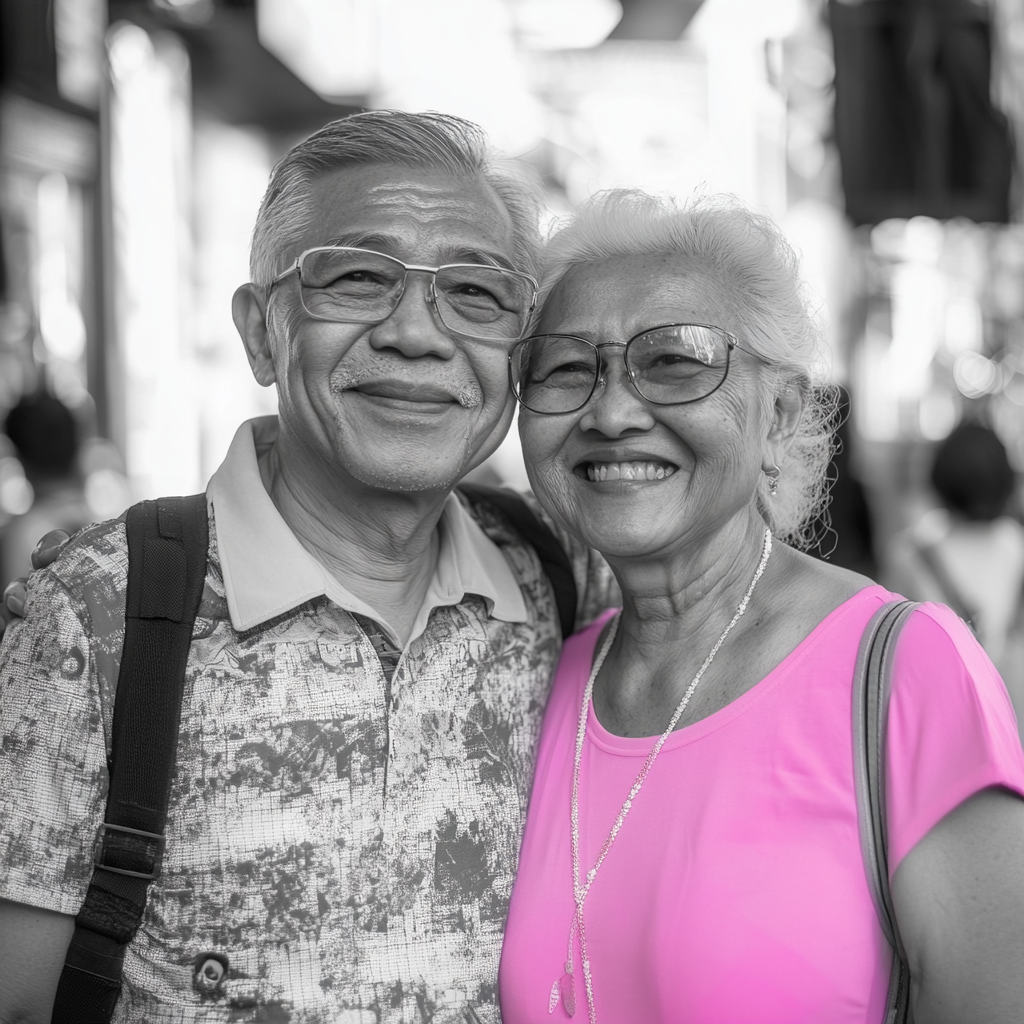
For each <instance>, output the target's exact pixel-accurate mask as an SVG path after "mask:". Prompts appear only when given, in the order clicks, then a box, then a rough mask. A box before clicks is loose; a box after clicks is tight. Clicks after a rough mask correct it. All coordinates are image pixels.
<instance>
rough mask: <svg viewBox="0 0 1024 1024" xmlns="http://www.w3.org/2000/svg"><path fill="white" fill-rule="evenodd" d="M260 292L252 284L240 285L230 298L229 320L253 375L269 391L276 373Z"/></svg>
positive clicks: (264, 305) (275, 378)
mask: <svg viewBox="0 0 1024 1024" xmlns="http://www.w3.org/2000/svg"><path fill="white" fill-rule="evenodd" d="M261 291H262V289H260V288H259V287H258V286H257V285H254V284H243V285H240V286H239V287H238V288H236V289H235V294H234V295H233V296H232V297H231V317H232V319H233V320H234V321H235V328H236V329H237V330H238V333H239V334H240V335H241V338H242V344H244V345H245V354H246V357H247V358H248V360H249V368H250V369H251V370H252V375H253V376H254V377H255V378H256V380H257V381H258V382H259V383H260V384H262V385H263V386H264V387H265V388H269V387H270V386H271V384H273V383H274V382H275V381H276V380H277V373H276V372H275V370H274V358H273V353H272V352H271V350H270V335H269V332H268V330H267V314H266V304H265V301H264V299H263V297H262V295H261V294H260V293H261Z"/></svg>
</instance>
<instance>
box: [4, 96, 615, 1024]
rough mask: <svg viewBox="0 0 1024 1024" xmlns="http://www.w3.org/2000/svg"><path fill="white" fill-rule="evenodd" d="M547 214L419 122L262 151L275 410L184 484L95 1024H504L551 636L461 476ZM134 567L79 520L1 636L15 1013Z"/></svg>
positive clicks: (93, 772)
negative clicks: (123, 946) (180, 665)
mask: <svg viewBox="0 0 1024 1024" xmlns="http://www.w3.org/2000/svg"><path fill="white" fill-rule="evenodd" d="M536 223H537V205H536V200H535V198H534V195H533V193H532V191H531V189H530V187H529V186H528V185H526V184H524V182H523V180H522V179H521V178H519V177H518V176H517V175H516V174H515V173H513V172H512V171H511V170H510V169H509V168H508V167H506V166H504V165H502V164H500V163H498V162H496V161H495V160H493V159H491V158H490V157H489V156H488V155H487V153H486V151H485V149H484V146H483V143H482V140H481V137H480V135H479V132H478V131H477V130H476V129H475V128H474V127H473V126H471V125H468V124H466V123H465V122H461V121H459V120H457V119H454V118H449V117H444V116H442V115H436V114H432V115H410V114H402V113H398V112H388V111H378V112H372V113H366V114H361V115H357V116H355V117H352V118H348V119H345V120H342V121H338V122H335V123H333V124H331V125H328V126H327V127H326V128H324V129H323V130H321V131H320V132H318V133H317V134H316V135H314V136H312V137H311V138H310V139H308V140H306V141H305V142H303V143H301V144H300V145H299V146H297V147H296V148H295V149H293V150H292V151H291V152H290V153H289V154H288V155H287V156H286V157H285V158H284V159H283V160H282V161H281V163H280V164H279V165H278V166H277V168H276V169H275V171H274V173H273V176H272V178H271V181H270V185H269V188H268V190H267V194H266V197H265V199H264V202H263V205H262V207H261V210H260V213H259V218H258V221H257V224H256V229H255V231H254V234H253V246H252V260H251V273H252V278H253V283H251V284H247V285H243V286H242V287H241V288H239V289H238V291H237V292H236V293H235V297H234V305H233V312H234V319H235V324H236V325H237V327H238V330H239V333H240V334H241V336H242V340H243V341H244V344H245V349H246V353H247V355H248V358H249V362H250V365H251V367H252V371H253V374H254V375H255V377H256V379H257V380H258V381H259V382H260V383H261V384H263V385H265V386H271V385H273V386H275V387H276V388H277V393H278V399H279V410H280V412H279V416H278V417H277V418H276V419H273V418H271V419H265V420H258V421H253V422H250V423H246V424H243V425H242V426H241V427H240V429H239V430H238V433H237V434H236V436H235V439H234V441H233V443H232V445H231V448H230V450H229V452H228V455H227V458H226V459H225V461H224V464H223V465H222V466H221V467H220V469H219V470H218V471H217V473H216V474H215V475H214V477H213V479H212V480H211V482H210V485H209V488H208V491H207V498H208V507H209V515H210V545H209V561H208V568H207V574H206V580H205V588H204V592H203V597H202V602H201V605H200V608H199V614H198V618H197V620H196V626H195V629H194V632H193V635H192V644H191V648H190V654H189V659H188V667H187V672H186V687H185V700H184V705H183V708H182V712H181V727H180V734H179V735H180V739H179V744H178V754H177V772H176V775H175V779H174V783H173V785H172V789H171V798H170V809H169V814H168V819H167V825H166V835H167V848H166V854H165V856H164V861H163V869H162V873H161V875H160V877H159V878H158V879H157V880H156V881H155V882H154V883H153V884H152V885H151V886H150V889H149V896H148V904H147V909H146V916H145V920H144V923H143V925H142V927H141V928H140V930H139V931H138V933H137V934H136V936H135V937H134V938H133V939H132V940H131V942H130V944H129V946H128V948H127V951H126V955H125V962H124V972H123V985H122V992H121V996H120V1000H119V1002H118V1003H117V1006H116V1008H115V1011H114V1019H115V1020H117V1021H145V1022H147V1024H156V1022H160V1021H191V1020H200V1019H201V1020H204V1021H214V1020H217V1021H220V1020H223V1021H228V1020H231V1021H282V1022H283V1021H290V1022H292V1024H299V1022H313V1021H317V1022H320V1021H323V1022H327V1021H331V1022H334V1021H339V1022H351V1024H356V1022H368V1021H388V1022H395V1024H398V1022H413V1021H434V1022H436V1024H443V1022H454V1021H458V1022H466V1021H468V1022H473V1021H497V1020H498V1019H499V1012H498V1008H497V1002H496V999H497V996H496V982H497V967H498V958H499V954H500V949H501V935H502V927H503V922H504V917H505V911H506V906H507V901H508V896H509V891H510V887H511V883H512V877H513V873H514V869H515V864H516V858H517V854H518V849H519V842H520V834H521V828H522V821H523V816H524V812H525V806H526V799H527V795H528V787H529V783H530V777H531V771H532V762H533V757H534V750H535V745H536V740H537V730H538V724H539V717H540V713H541V709H542V707H543V704H544V700H545V697H546V693H547V688H548V683H549V679H550V676H551V672H552V669H553V667H554V665H555V663H556V660H557V657H558V652H559V649H560V634H559V630H558V625H557V621H556V614H555V607H554V601H553V595H552V591H551V587H550V585H549V584H548V582H547V581H546V579H545V577H544V575H543V573H542V570H541V566H540V563H539V561H538V558H537V556H536V554H535V552H534V551H533V550H532V549H531V548H530V547H529V546H528V545H527V544H525V543H524V541H523V540H522V539H521V537H520V536H519V535H518V534H517V533H516V531H515V530H514V529H511V528H510V526H509V523H508V522H507V521H506V520H504V519H503V518H502V517H501V515H500V514H499V513H497V512H496V511H495V510H494V509H491V508H489V507H488V506H487V505H484V504H477V505H473V504H472V503H469V502H466V501H464V500H461V499H460V498H459V497H458V496H456V495H455V494H453V493H452V488H453V486H454V484H455V483H456V482H457V481H458V480H459V479H460V478H461V477H463V476H464V475H465V474H466V473H467V472H469V471H470V470H471V469H473V468H474V467H475V466H477V465H479V464H480V463H481V462H482V461H483V460H484V459H485V458H486V457H487V456H488V455H489V454H490V453H491V452H493V451H494V449H495V448H496V447H497V446H498V444H499V443H500V442H501V440H502V438H503V436H504V435H505V432H506V431H507V429H508V425H509V421H510V419H511V417H512V410H513V401H512V398H511V395H510V393H509V389H508V385H507V375H506V374H507V371H506V353H507V351H508V348H509V346H510V344H511V343H512V342H513V341H515V340H516V339H518V338H519V337H520V336H521V335H522V333H523V332H524V331H525V329H526V326H527V323H528V320H529V317H530V314H531V309H532V305H533V302H534V298H535V289H536V285H535V282H534V280H533V279H532V277H531V276H530V275H531V274H532V273H535V268H536V262H537V258H538V248H539V242H538V238H537V232H536ZM573 558H574V568H575V569H576V570H577V573H576V574H577V576H578V578H579V580H580V583H582V584H586V583H587V580H588V577H589V578H590V587H589V597H590V599H591V602H592V603H595V604H596V603H599V602H600V601H601V599H602V596H601V594H600V593H599V591H600V584H599V583H598V580H599V579H600V569H599V568H597V567H594V566H591V567H590V568H588V563H587V559H588V556H587V554H586V552H581V551H579V550H577V551H576V552H574V553H573ZM125 587H126V541H125V526H124V523H123V522H121V521H118V522H111V523H106V524H102V525H100V526H97V527H93V528H91V529H89V530H87V531H85V532H84V533H82V534H79V535H78V536H77V537H76V538H75V540H74V542H73V543H72V544H70V545H68V547H67V548H66V549H65V550H64V551H63V552H62V553H61V555H60V557H59V558H58V560H57V561H56V562H55V563H54V564H53V565H52V566H50V567H49V568H47V569H46V570H44V571H43V572H38V573H36V574H34V575H33V577H32V578H31V581H30V584H29V588H28V599H27V604H26V612H25V614H26V618H25V620H24V622H22V623H20V624H18V625H17V626H15V627H13V628H12V629H10V630H9V631H8V635H7V637H6V638H5V641H4V646H3V648H2V654H0V739H2V743H3V759H2V760H0V1022H4V1024H7V1022H11V1021H15V1020H17V1021H32V1022H34V1021H40V1022H42V1021H48V1020H49V1019H50V1008H51V1006H52V1003H53V998H54V992H55V989H56V986H57V982H58V978H59V976H60V973H61V968H62V965H63V961H64V957H65V951H66V949H67V947H68V943H69V940H70V937H71V935H72V931H73V929H74V915H75V914H76V913H77V912H78V910H79V908H80V907H81V905H82V901H83V898H84V894H85V891H86V887H87V885H88V883H89V879H90V876H91V874H92V850H93V843H94V839H95V837H96V835H97V830H98V828H99V826H100V824H101V823H102V821H103V815H104V805H105V801H106V796H107V764H108V757H109V752H110V751H109V742H110V741H109V737H110V732H111V708H112V705H113V694H114V692H115V687H116V683H117V675H118V661H119V656H120V651H121V643H122V638H123V631H124V612H125ZM595 595H596V597H595ZM583 604H586V601H584V602H583ZM582 617H583V618H585V617H586V616H582ZM218 965H219V966H218Z"/></svg>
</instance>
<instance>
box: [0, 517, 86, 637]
mask: <svg viewBox="0 0 1024 1024" xmlns="http://www.w3.org/2000/svg"><path fill="white" fill-rule="evenodd" d="M70 539H71V538H70V537H69V536H68V534H67V533H66V532H65V531H64V530H51V531H50V532H49V533H47V534H45V535H44V536H43V537H41V538H40V539H39V543H38V544H36V546H35V547H34V548H33V549H32V568H33V569H45V568H46V566H48V565H52V564H53V562H54V561H56V559H57V556H58V555H59V554H60V553H61V551H62V550H63V549H64V545H65V544H67V542H68V541H69V540H70ZM27 582H28V580H27V578H26V577H24V576H19V577H18V579H16V580H12V581H11V582H10V583H8V584H7V586H6V587H5V588H4V592H3V597H2V598H0V637H3V635H4V632H5V631H6V629H7V626H8V625H9V624H10V623H11V622H12V621H13V620H14V619H18V618H21V617H22V616H23V615H24V614H25V598H26V596H27V589H26V584H27Z"/></svg>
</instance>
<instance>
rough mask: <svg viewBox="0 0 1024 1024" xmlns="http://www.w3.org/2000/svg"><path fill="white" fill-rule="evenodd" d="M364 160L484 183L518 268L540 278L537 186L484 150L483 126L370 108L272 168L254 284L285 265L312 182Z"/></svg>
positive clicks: (301, 227)
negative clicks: (497, 205) (500, 212)
mask: <svg viewBox="0 0 1024 1024" xmlns="http://www.w3.org/2000/svg"><path fill="white" fill-rule="evenodd" d="M366 164H394V165H396V166H399V167H410V168H423V169H426V170H440V171H446V172H447V173H449V174H451V175H453V176H454V177H456V178H463V179H469V180H482V181H485V182H486V183H487V184H488V185H490V186H491V188H493V189H494V191H495V192H496V193H497V194H498V197H499V198H500V200H501V201H502V203H504V205H505V208H506V209H507V210H508V213H509V216H510V217H511V219H512V230H513V245H514V253H513V258H514V260H515V267H516V269H517V270H523V271H525V272H526V273H528V274H533V275H535V276H536V275H537V273H538V271H539V264H540V232H539V224H540V211H541V199H540V191H539V188H538V187H537V185H536V184H535V183H534V182H533V181H532V180H531V179H530V178H529V177H528V176H527V175H526V173H525V172H524V170H523V169H522V168H521V167H519V165H517V164H515V163H514V162H513V161H512V160H509V159H508V158H506V157H503V156H501V155H499V154H498V153H496V152H495V151H493V150H491V149H490V148H489V146H488V144H487V138H486V136H485V135H484V132H483V129H481V128H479V127H478V126H477V125H475V124H473V123H472V122H471V121H464V120H463V119H462V118H460V117H453V116H451V115H449V114H438V113H435V112H432V111H431V112H427V113H419V114H412V113H408V112H407V111H404V110H369V111H364V112H363V113H360V114H352V115H351V116H349V117H343V118H341V119H340V120H337V121H332V122H331V123H330V124H327V125H325V126H324V127H323V128H321V129H320V130H319V131H317V132H315V133H314V134H313V135H311V136H310V137H309V138H308V139H306V140H305V141H303V142H300V143H299V144H298V145H297V146H295V148H294V149H291V150H290V151H289V152H288V153H287V154H285V156H284V157H282V159H281V160H280V161H279V162H278V164H277V166H276V167H274V169H273V171H272V172H271V174H270V183H269V184H268V185H267V191H266V193H265V194H264V196H263V202H262V203H261V204H260V212H259V214H258V215H257V217H256V226H255V228H254V229H253V233H252V246H251V249H250V254H249V275H250V277H251V279H252V282H253V283H254V284H257V285H262V286H263V287H268V286H269V285H270V283H271V282H272V281H273V280H274V278H275V277H276V276H277V275H278V274H279V273H280V272H281V271H283V270H284V269H286V268H285V267H284V266H282V256H283V254H284V253H285V251H286V250H287V249H288V248H289V247H292V246H294V244H295V242H296V240H297V239H298V238H299V237H300V236H301V235H302V233H303V232H304V231H305V230H307V228H308V227H309V224H310V218H311V216H312V213H311V210H310V208H309V197H310V194H311V191H312V183H313V182H314V181H315V180H316V179H317V178H318V177H319V176H320V175H322V174H326V173H328V172H330V171H336V170H338V169H339V168H343V167H353V166H361V165H366Z"/></svg>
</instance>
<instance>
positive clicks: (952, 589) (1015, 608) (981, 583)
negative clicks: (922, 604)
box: [885, 423, 1024, 721]
mask: <svg viewBox="0 0 1024 1024" xmlns="http://www.w3.org/2000/svg"><path fill="white" fill-rule="evenodd" d="M930 480H931V485H932V488H933V489H934V491H935V494H936V496H937V497H938V499H939V501H940V502H941V505H940V506H939V507H937V508H933V509H931V510H930V511H928V512H926V513H925V514H924V515H923V516H921V518H920V519H918V521H917V522H915V523H913V524H912V525H911V526H910V527H908V528H907V529H906V530H904V531H902V532H901V533H899V534H897V535H896V537H895V538H894V539H893V540H892V541H891V543H890V544H889V546H888V550H887V553H886V559H885V563H886V565H885V571H886V583H887V585H888V586H889V587H891V588H892V589H893V590H896V591H899V592H900V593H903V594H906V596H907V597H910V598H913V599H915V600H919V601H940V602H942V603H943V604H948V605H949V606H950V607H951V608H953V609H954V610H955V611H956V612H957V613H958V614H959V615H960V617H961V618H962V619H964V621H965V622H967V623H968V624H969V625H970V626H971V628H972V629H973V630H974V632H975V634H976V636H977V637H978V640H979V641H980V642H981V644H982V646H983V647H984V648H985V650H986V651H987V652H988V655H989V657H990V658H991V659H992V660H993V662H994V663H995V665H996V667H997V668H998V669H999V671H1000V674H1001V675H1002V676H1003V679H1004V681H1005V682H1006V685H1007V689H1008V690H1009V691H1010V696H1011V698H1012V699H1013V702H1014V706H1015V708H1016V710H1017V718H1018V721H1024V622H1022V620H1024V614H1022V613H1024V608H1022V602H1021V597H1022V594H1024V526H1022V525H1021V524H1020V523H1019V522H1018V521H1017V520H1016V519H1014V518H1013V517H1012V516H1010V515H1008V514H1007V511H1008V507H1009V504H1010V499H1011V498H1012V497H1013V494H1014V491H1015V488H1016V474H1015V473H1014V471H1013V468H1012V467H1011V465H1010V461H1009V459H1008V458H1007V454H1006V448H1005V446H1004V445H1003V443H1002V441H1000V440H999V438H998V437H997V436H996V434H995V432H994V431H992V430H991V429H990V428H989V427H986V426H984V425H982V424H980V423H963V424H961V425H960V426H959V427H957V428H956V429H955V430H954V431H953V432H952V433H951V434H950V435H949V437H947V438H946V440H945V441H943V442H942V444H940V445H939V447H938V449H937V451H936V453H935V459H934V462H933V463H932V469H931V476H930Z"/></svg>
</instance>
